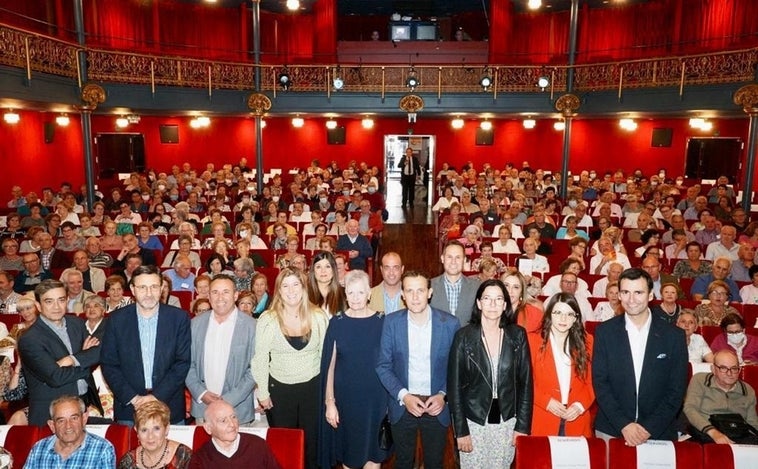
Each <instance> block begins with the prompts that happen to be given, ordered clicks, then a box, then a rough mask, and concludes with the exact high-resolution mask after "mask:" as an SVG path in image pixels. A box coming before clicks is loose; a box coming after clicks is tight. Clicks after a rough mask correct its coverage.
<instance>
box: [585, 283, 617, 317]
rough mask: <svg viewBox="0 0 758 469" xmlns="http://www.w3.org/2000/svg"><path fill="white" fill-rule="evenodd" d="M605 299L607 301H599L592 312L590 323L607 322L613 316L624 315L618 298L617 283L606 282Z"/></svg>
mask: <svg viewBox="0 0 758 469" xmlns="http://www.w3.org/2000/svg"><path fill="white" fill-rule="evenodd" d="M605 298H606V299H607V301H599V302H598V303H597V305H596V306H595V309H594V310H593V311H592V319H590V318H587V320H592V321H607V320H609V319H611V318H612V317H615V316H620V315H622V314H624V307H623V306H621V299H620V298H619V284H618V281H613V282H608V283H607V284H606V285H605Z"/></svg>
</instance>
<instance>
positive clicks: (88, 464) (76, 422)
mask: <svg viewBox="0 0 758 469" xmlns="http://www.w3.org/2000/svg"><path fill="white" fill-rule="evenodd" d="M86 410H87V409H86V408H85V406H84V402H82V400H81V399H79V398H78V397H76V396H62V397H59V398H58V399H56V400H54V401H53V403H52V404H50V420H48V421H47V425H48V426H49V427H50V430H51V431H52V432H53V435H51V436H49V437H47V438H44V439H42V440H40V441H38V442H37V443H36V444H35V445H34V447H32V450H31V452H30V453H29V457H28V458H27V459H26V464H24V468H29V469H31V468H34V469H47V468H56V469H58V468H63V469H65V468H72V469H73V468H76V469H88V468H92V469H101V468H115V467H116V452H115V450H114V449H113V445H112V444H111V443H110V442H109V441H108V440H106V439H105V438H101V437H99V436H96V435H92V434H90V433H87V432H86V431H85V430H84V426H85V425H86V424H87V412H86Z"/></svg>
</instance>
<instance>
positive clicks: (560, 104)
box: [555, 93, 581, 117]
mask: <svg viewBox="0 0 758 469" xmlns="http://www.w3.org/2000/svg"><path fill="white" fill-rule="evenodd" d="M580 105H581V101H580V100H579V96H577V95H575V94H570V93H568V94H564V95H563V96H561V97H559V98H558V99H557V100H556V101H555V109H557V110H558V111H560V113H561V114H563V117H571V116H573V115H574V114H576V111H577V110H578V109H579V106H580Z"/></svg>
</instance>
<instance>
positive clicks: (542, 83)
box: [537, 76, 550, 91]
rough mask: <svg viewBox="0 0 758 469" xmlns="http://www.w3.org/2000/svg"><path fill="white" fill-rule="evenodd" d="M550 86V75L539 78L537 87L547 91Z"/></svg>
mask: <svg viewBox="0 0 758 469" xmlns="http://www.w3.org/2000/svg"><path fill="white" fill-rule="evenodd" d="M548 86H550V79H549V78H548V77H546V76H541V77H539V78H538V79H537V87H538V88H539V89H540V90H542V91H545V88H547V87H548Z"/></svg>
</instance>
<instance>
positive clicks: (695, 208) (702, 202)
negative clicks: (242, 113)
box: [682, 195, 708, 220]
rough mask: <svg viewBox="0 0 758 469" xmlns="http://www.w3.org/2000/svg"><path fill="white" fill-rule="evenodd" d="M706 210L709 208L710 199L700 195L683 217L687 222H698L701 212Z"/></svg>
mask: <svg viewBox="0 0 758 469" xmlns="http://www.w3.org/2000/svg"><path fill="white" fill-rule="evenodd" d="M706 208H708V198H707V197H705V196H703V195H699V196H697V197H695V201H694V202H693V203H692V205H691V206H690V207H688V208H687V209H686V210H685V211H684V213H683V214H682V215H683V216H684V219H685V220H697V219H698V218H699V216H700V212H701V211H703V210H705V209H706Z"/></svg>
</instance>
